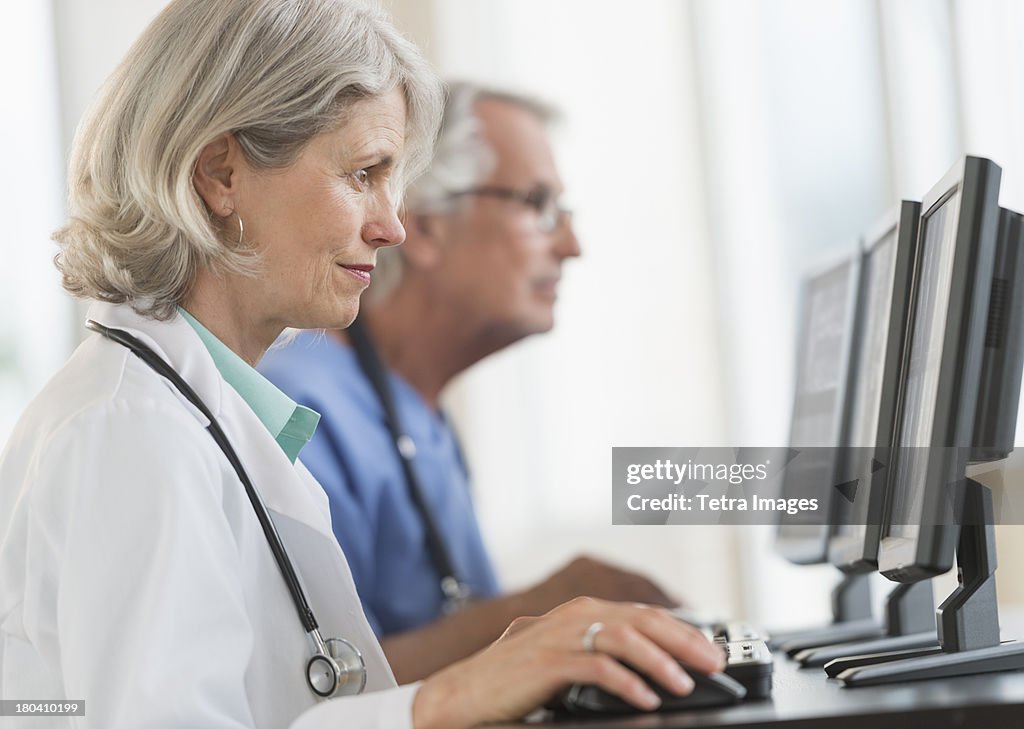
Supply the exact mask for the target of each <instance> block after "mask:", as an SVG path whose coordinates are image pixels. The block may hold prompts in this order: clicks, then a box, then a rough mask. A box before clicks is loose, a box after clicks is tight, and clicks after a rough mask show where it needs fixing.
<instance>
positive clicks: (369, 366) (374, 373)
mask: <svg viewBox="0 0 1024 729" xmlns="http://www.w3.org/2000/svg"><path fill="white" fill-rule="evenodd" d="M345 333H346V334H347V335H348V339H349V341H350V342H351V343H352V349H353V350H354V352H355V355H356V361H357V362H358V363H359V369H361V370H362V372H363V375H364V376H365V377H366V379H367V380H369V382H370V385H371V386H372V387H373V390H374V392H375V393H376V395H377V399H378V400H379V401H380V404H381V407H382V408H383V410H384V421H385V423H386V425H387V428H388V431H389V432H390V434H391V440H392V442H393V443H394V446H395V451H396V452H397V454H398V460H399V461H400V462H401V464H402V473H403V475H404V477H405V485H406V488H407V490H408V492H409V499H410V501H412V503H413V505H414V506H415V507H416V510H417V511H418V512H419V514H420V519H421V520H422V521H423V527H424V531H425V532H426V540H427V551H428V552H429V553H430V558H431V560H432V561H433V562H434V565H435V566H436V567H437V571H438V573H439V574H440V576H441V582H440V587H441V594H442V596H443V598H444V603H443V607H442V610H443V611H444V613H445V614H446V615H447V614H451V613H454V612H456V611H458V610H459V609H461V608H462V607H463V606H465V604H466V603H467V602H468V601H469V599H470V598H471V597H472V591H471V590H470V587H469V585H468V584H466V582H465V581H463V580H461V579H460V578H459V576H458V571H457V570H456V568H455V561H454V560H453V559H452V557H451V554H449V552H448V549H447V548H446V547H445V543H444V539H442V538H441V529H440V527H439V526H438V524H437V520H436V519H434V515H433V514H432V513H431V511H430V507H429V505H428V504H427V500H426V497H425V496H424V494H423V487H422V486H421V484H420V479H419V476H418V475H417V474H416V466H415V464H414V463H413V459H414V458H415V457H416V443H415V441H413V439H412V437H411V436H410V435H409V434H408V433H406V432H405V429H404V428H403V427H402V422H401V419H400V418H399V417H398V409H397V408H396V407H395V399H394V394H393V393H392V391H391V383H390V382H389V381H388V376H387V370H386V368H385V366H384V363H383V362H382V361H381V359H380V355H379V354H378V353H377V348H376V347H375V346H374V344H373V339H371V337H370V333H369V332H368V331H367V329H366V327H365V326H364V325H363V322H362V321H361V320H360V318H358V317H357V318H356V320H355V321H354V322H352V324H351V325H349V327H348V328H347V329H346V330H345Z"/></svg>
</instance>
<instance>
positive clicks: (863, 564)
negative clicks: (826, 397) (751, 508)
mask: <svg viewBox="0 0 1024 729" xmlns="http://www.w3.org/2000/svg"><path fill="white" fill-rule="evenodd" d="M920 215H921V203H920V202H917V201H916V200H903V201H902V202H901V203H900V204H899V205H897V206H895V207H893V208H892V209H891V210H890V211H889V212H888V213H887V214H886V215H885V216H884V217H883V218H881V219H880V220H879V221H878V222H877V223H876V224H875V225H874V226H872V228H871V229H870V231H869V232H868V234H867V235H866V236H865V238H864V240H865V245H864V253H863V259H864V261H867V259H868V256H870V255H871V254H872V253H873V252H874V251H876V250H877V249H878V247H879V246H880V245H881V244H882V241H883V240H885V239H886V238H887V237H888V236H889V235H891V234H892V232H893V231H895V232H896V242H895V245H896V256H895V258H896V260H895V263H894V271H893V279H892V289H891V290H890V292H889V319H888V321H887V322H886V323H885V326H886V329H887V331H886V335H885V356H884V357H883V360H882V363H881V367H882V385H881V390H880V392H879V399H880V403H879V409H878V420H877V422H876V425H875V443H874V446H873V448H874V454H873V458H874V460H875V461H877V462H878V463H879V464H880V465H881V468H880V469H879V470H878V471H873V472H872V473H871V476H870V480H866V481H862V482H861V483H859V484H858V486H857V491H856V495H855V497H854V501H853V503H852V504H851V505H850V513H851V514H858V513H863V514H864V515H865V516H864V521H865V524H864V531H863V533H862V534H860V535H858V536H848V535H842V534H839V533H838V531H836V532H835V533H834V534H833V535H832V538H831V539H830V540H829V562H831V563H832V564H833V565H835V566H836V567H838V568H839V569H841V570H843V571H844V572H854V573H861V572H873V571H874V570H876V569H878V542H879V539H880V537H881V522H882V515H883V513H884V511H885V504H886V496H887V494H886V486H887V476H888V468H887V467H886V464H888V461H889V457H890V452H891V451H890V449H891V447H892V442H893V438H895V435H896V405H897V395H898V390H899V383H900V367H901V364H902V357H903V348H904V341H905V336H906V333H907V310H908V308H909V307H910V298H911V290H912V289H911V274H912V273H913V264H914V252H915V249H916V246H917V226H918V222H919V217H920ZM863 271H864V264H863V263H862V264H861V300H860V301H859V302H858V310H859V311H860V314H861V315H863V314H864V313H865V312H864V311H862V309H863V305H866V302H864V299H863V297H864V296H866V294H867V292H866V290H865V289H866V286H867V281H866V280H865V278H866V277H865V276H864V273H863ZM865 326H866V321H863V320H860V321H858V327H857V329H858V341H859V342H860V343H861V344H863V333H864V328H865ZM852 360H853V357H851V374H852V378H858V377H861V376H862V373H861V372H859V371H856V370H853V369H852V368H853V364H852ZM850 392H851V397H852V392H853V388H852V387H851V388H850ZM852 411H853V408H852V402H851V403H849V404H848V406H847V408H846V412H847V416H848V417H852ZM851 426H852V423H848V424H847V426H846V428H847V442H849V437H850V431H851ZM853 446H854V447H856V448H864V446H860V445H859V444H853ZM868 447H870V446H868ZM860 453H863V451H859V454H860ZM849 454H850V452H847V455H849ZM837 526H838V525H837Z"/></svg>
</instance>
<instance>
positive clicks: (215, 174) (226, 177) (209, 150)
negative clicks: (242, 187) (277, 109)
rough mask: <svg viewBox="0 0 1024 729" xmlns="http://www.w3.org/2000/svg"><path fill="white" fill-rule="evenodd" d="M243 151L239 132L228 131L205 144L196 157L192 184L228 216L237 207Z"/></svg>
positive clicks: (214, 209) (215, 210)
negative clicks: (239, 141)
mask: <svg viewBox="0 0 1024 729" xmlns="http://www.w3.org/2000/svg"><path fill="white" fill-rule="evenodd" d="M241 151H242V150H241V147H240V146H239V145H238V140H236V139H235V135H233V134H232V133H231V132H225V133H224V134H221V135H220V136H219V137H217V138H216V139H214V140H213V141H212V142H210V143H209V144H207V145H206V146H205V147H203V149H202V151H201V152H200V153H199V159H198V160H196V166H195V169H194V170H193V171H192V184H193V185H194V186H195V188H196V192H197V193H199V196H200V197H201V198H203V201H204V202H205V203H206V207H208V208H209V209H210V210H211V211H212V212H213V214H214V215H220V216H222V217H227V216H228V215H231V213H232V212H233V211H234V209H235V195H236V194H237V192H238V191H237V184H236V183H237V176H238V175H237V173H238V170H237V169H236V168H237V166H238V164H237V161H238V160H239V155H240V154H241Z"/></svg>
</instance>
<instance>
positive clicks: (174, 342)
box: [88, 303, 334, 541]
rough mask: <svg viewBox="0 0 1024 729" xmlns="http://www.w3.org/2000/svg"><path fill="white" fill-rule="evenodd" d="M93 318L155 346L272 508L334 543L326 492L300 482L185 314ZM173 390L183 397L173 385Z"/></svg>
mask: <svg viewBox="0 0 1024 729" xmlns="http://www.w3.org/2000/svg"><path fill="white" fill-rule="evenodd" d="M88 318H90V319H95V320H96V321H97V322H99V323H100V324H103V325H105V326H108V327H117V328H119V329H124V330H125V331H127V332H129V333H130V334H134V335H135V336H137V337H138V338H140V339H141V340H142V341H143V342H145V343H146V344H148V345H149V346H150V347H152V348H153V349H154V351H155V352H156V353H157V354H158V355H160V356H161V357H163V358H164V359H165V360H166V361H167V362H168V363H169V364H170V365H171V366H172V367H174V369H175V370H176V371H177V372H178V374H179V375H181V376H182V378H183V379H184V380H185V381H186V382H187V383H188V384H189V385H190V386H191V387H192V389H193V390H195V391H196V394H198V395H199V397H200V398H202V399H203V401H204V402H205V403H206V406H207V407H208V408H209V409H210V412H212V413H213V415H214V417H215V418H217V420H218V422H219V423H220V426H221V428H222V429H223V430H224V432H225V433H226V434H227V436H228V439H229V440H230V441H231V444H232V445H233V446H234V448H235V450H236V451H238V456H239V459H240V460H241V461H242V463H243V465H244V466H245V470H246V472H247V473H248V474H249V478H250V479H251V480H252V483H253V485H254V486H255V487H256V491H257V492H258V493H259V495H260V497H261V498H262V499H263V502H264V504H266V506H267V508H268V509H270V510H271V511H273V512H278V513H280V514H284V515H286V516H289V517H291V518H292V519H295V520H297V521H299V522H302V523H303V524H306V525H307V526H309V527H310V528H312V529H314V530H316V531H317V532H319V533H321V534H323V535H325V536H328V537H330V539H331V540H332V541H333V540H334V534H333V532H332V531H331V523H330V509H329V506H328V503H327V495H326V494H325V493H324V491H323V489H322V488H320V486H319V485H318V484H317V483H316V482H315V481H313V482H312V483H309V482H307V481H306V480H304V479H302V478H301V477H300V475H299V471H298V470H297V468H296V467H295V466H294V465H293V464H292V463H291V462H290V461H289V460H288V458H287V456H285V454H284V451H282V450H281V447H280V446H279V445H278V444H277V442H276V441H275V440H274V438H273V437H272V436H271V435H270V433H269V431H267V429H266V427H265V426H264V425H263V423H261V422H260V420H259V418H257V417H256V414H255V413H254V412H253V411H252V408H250V407H249V405H248V404H247V403H246V402H245V400H243V399H242V396H241V395H239V394H238V393H237V392H236V391H235V389H234V388H233V387H231V386H230V385H229V384H228V383H227V382H226V381H225V380H224V379H223V378H222V377H221V375H220V372H219V371H218V370H217V366H216V365H215V364H214V362H213V357H211V356H210V353H209V351H207V349H206V346H205V345H204V344H203V342H202V340H201V339H200V338H199V335H198V334H196V332H195V330H194V329H193V328H192V327H191V326H190V325H189V323H188V322H187V321H185V319H184V318H183V317H182V316H181V315H180V314H177V313H175V315H174V316H173V317H171V319H169V320H167V321H157V320H155V319H150V318H147V317H143V316H140V315H139V314H137V313H135V312H134V311H133V310H132V309H131V308H130V307H129V306H126V305H114V304H106V303H96V304H93V305H92V306H91V307H90V308H89V313H88ZM97 336H98V335H97ZM168 387H169V388H171V389H172V391H173V392H175V394H178V393H177V390H175V389H174V387H173V386H172V385H170V384H169V383H168ZM178 397H179V399H181V400H182V402H183V403H185V404H186V405H187V407H188V408H189V409H190V410H192V411H193V412H194V413H195V414H196V415H197V416H198V415H199V413H198V411H196V410H195V409H194V408H193V407H192V406H191V405H189V404H188V402H187V401H186V400H185V399H184V397H182V396H180V394H179V395H178ZM200 417H201V416H200ZM204 424H205V423H204Z"/></svg>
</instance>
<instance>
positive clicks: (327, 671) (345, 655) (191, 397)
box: [86, 319, 366, 698]
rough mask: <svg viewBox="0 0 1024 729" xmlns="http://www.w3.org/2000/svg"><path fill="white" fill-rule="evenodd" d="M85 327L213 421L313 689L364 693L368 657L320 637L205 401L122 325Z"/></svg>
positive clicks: (257, 501) (274, 531) (265, 518)
mask: <svg viewBox="0 0 1024 729" xmlns="http://www.w3.org/2000/svg"><path fill="white" fill-rule="evenodd" d="M86 327H88V328H89V329H91V330H93V331H94V332H97V333H99V334H101V335H103V336H104V337H106V338H107V339H110V340H111V341H114V342H117V343H118V344H121V345H123V346H125V347H127V348H128V349H129V350H131V351H132V352H134V353H135V355H136V356H137V357H138V358H139V359H141V360H142V361H143V362H145V363H146V364H147V365H149V366H150V367H151V368H152V369H153V370H154V371H155V372H156V373H157V374H158V375H161V376H162V377H165V378H166V379H167V380H169V381H170V383H171V384H172V385H174V387H175V388H176V389H177V390H178V391H179V392H180V393H181V394H182V395H183V396H184V397H185V399H186V400H188V401H189V402H190V403H192V405H194V406H195V407H196V408H197V409H198V410H199V412H201V413H202V414H203V415H204V416H205V417H206V419H207V420H208V421H209V425H207V426H206V430H207V431H208V432H209V433H210V435H212V436H213V439H214V441H216V443H217V445H218V446H219V447H220V449H221V451H223V452H224V456H225V457H226V458H227V459H228V463H230V464H231V467H232V468H233V469H235V473H236V474H237V475H238V479H239V480H240V481H241V482H242V485H243V486H244V487H245V493H246V495H248V497H249V502H250V503H251V504H252V508H253V510H254V511H255V512H256V518H257V519H259V522H260V526H262V527H263V534H264V536H266V538H267V543H268V544H269V545H270V551H271V552H273V553H274V559H275V560H276V561H277V566H278V567H279V568H280V570H281V576H282V577H283V578H284V581H285V584H286V585H287V586H288V592H289V593H291V596H292V602H294V603H295V609H296V610H297V611H298V613H299V620H300V621H301V623H302V627H303V628H305V630H306V634H307V635H308V636H309V637H310V639H311V641H312V643H313V651H314V653H313V655H312V657H311V658H310V659H309V661H307V662H306V683H307V684H308V685H309V688H310V689H311V690H312V691H313V693H315V694H316V695H317V696H322V697H324V698H328V697H331V696H352V695H355V694H358V693H362V691H363V689H364V688H365V687H366V661H365V660H364V659H363V656H362V654H361V653H360V652H359V649H358V648H356V647H355V646H354V645H352V644H351V643H350V642H348V641H347V640H345V639H344V638H330V639H328V640H324V639H323V637H322V636H321V635H320V628H319V626H318V624H317V622H316V617H315V616H314V615H313V609H312V608H311V607H310V606H309V602H308V601H307V600H306V593H305V592H303V590H302V585H300V584H299V578H298V576H297V575H296V574H295V568H294V567H293V566H292V562H291V559H289V557H288V552H287V551H285V548H284V543H283V542H282V541H281V537H280V535H278V533H277V529H276V527H275V526H274V522H273V521H272V520H271V518H270V513H269V512H268V511H267V507H266V506H264V504H263V500H262V499H260V496H259V494H258V493H256V489H255V488H254V487H253V485H252V481H250V480H249V475H248V474H247V473H246V472H245V469H244V468H243V467H242V462H241V460H239V458H238V454H237V453H236V452H235V449H234V448H233V447H232V446H231V443H230V442H229V441H228V439H227V436H226V435H225V434H224V431H223V430H221V427H220V425H219V424H218V423H217V421H216V420H215V419H214V417H213V413H211V412H210V409H209V408H208V407H206V403H204V402H203V401H202V399H201V398H200V397H199V395H197V394H196V392H195V390H193V389H192V388H191V387H190V386H189V384H188V383H187V382H185V380H184V379H182V377H181V376H180V375H179V374H178V373H177V372H175V371H174V368H173V367H171V366H170V365H169V364H167V362H165V361H164V360H163V359H161V358H160V356H159V355H158V354H157V353H156V352H154V351H153V350H152V349H151V348H150V347H148V346H147V345H145V344H143V343H142V342H141V341H139V340H138V339H136V338H135V337H133V336H132V335H131V334H129V333H128V332H126V331H124V330H122V329H111V328H109V327H105V326H103V325H102V324H99V323H97V322H95V321H92V320H91V319H90V320H89V321H88V322H86Z"/></svg>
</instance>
